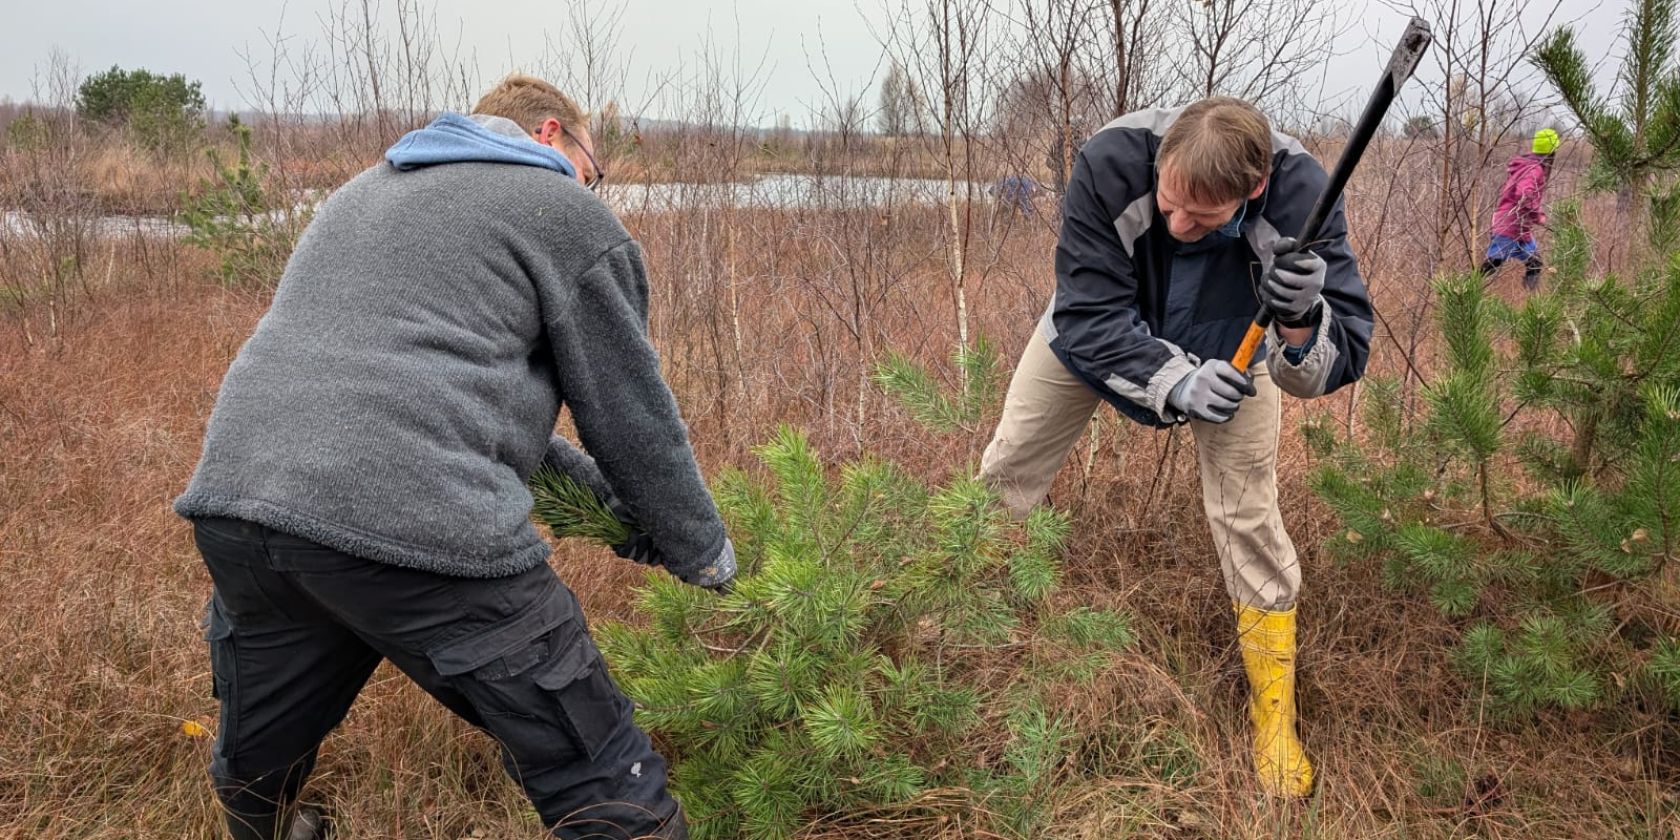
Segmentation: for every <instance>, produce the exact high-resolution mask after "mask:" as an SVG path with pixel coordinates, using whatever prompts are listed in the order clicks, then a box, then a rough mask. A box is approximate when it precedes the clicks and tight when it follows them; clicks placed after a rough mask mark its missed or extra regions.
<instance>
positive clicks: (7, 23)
mask: <svg viewBox="0 0 1680 840" xmlns="http://www.w3.org/2000/svg"><path fill="white" fill-rule="evenodd" d="M1173 1H1174V2H1190V0H1173ZM1390 1H1391V2H1392V0H1390ZM1505 1H1506V0H1495V2H1505ZM1630 1H1631V0H1563V3H1562V8H1561V10H1560V12H1559V15H1558V18H1559V19H1560V20H1562V21H1570V20H1573V21H1577V22H1578V23H1577V29H1578V31H1579V32H1580V34H1581V36H1582V40H1583V42H1584V45H1585V46H1586V47H1587V49H1588V50H1589V54H1591V55H1593V56H1595V57H1600V58H1603V57H1609V56H1610V54H1611V53H1612V52H1613V49H1612V48H1613V46H1614V44H1615V35H1616V31H1617V29H1618V27H1619V26H1620V21H1621V18H1622V15H1623V13H1624V11H1625V8H1626V5H1627V3H1629V2H1630ZM342 2H343V0H291V2H289V3H285V4H282V3H279V2H230V0H147V2H128V1H127V0H124V1H123V2H117V0H49V2H26V0H0V6H4V7H5V10H4V12H0V98H10V99H13V100H25V99H29V98H31V91H32V81H33V80H34V79H35V78H36V75H37V71H38V69H40V68H42V67H43V66H44V65H45V63H46V61H47V58H48V56H49V53H50V51H51V50H52V49H54V48H57V49H60V50H62V51H63V52H64V53H65V54H67V55H68V56H69V57H70V58H71V59H72V60H73V61H74V62H75V63H76V64H77V65H79V67H80V68H81V70H82V71H83V72H97V71H99V70H102V69H105V68H108V67H110V66H111V65H113V64H117V65H121V66H123V67H125V68H134V67H145V68H147V69H150V70H153V71H157V72H170V73H173V72H179V73H184V74H186V75H187V76H188V77H190V78H195V79H199V80H201V81H202V82H203V84H204V93H205V96H206V97H207V98H208V99H209V100H210V102H211V104H212V106H213V107H215V108H218V109H238V108H243V107H246V106H247V104H248V103H246V102H245V101H243V100H242V98H241V96H240V95H239V93H238V90H239V87H237V86H238V85H242V84H243V83H244V80H245V77H246V64H245V60H244V59H242V58H241V51H242V50H244V51H248V52H250V53H254V54H256V55H258V56H266V55H267V54H268V48H267V46H266V45H265V41H264V32H265V31H266V32H269V33H272V32H273V31H275V29H276V27H277V25H278V24H279V23H280V21H281V13H282V10H284V13H285V32H286V33H287V34H288V35H291V36H293V37H295V38H298V39H314V38H319V37H320V36H321V31H322V25H321V18H322V16H323V15H324V14H325V13H326V12H327V10H328V9H331V8H338V7H339V6H340V5H341V4H342ZM393 2H394V0H384V5H385V6H386V7H387V8H389V7H390V6H391V5H392V3H393ZM421 2H422V3H423V4H425V2H426V0H421ZM580 2H583V3H584V4H585V8H591V9H606V10H610V9H613V8H616V6H617V5H618V4H619V3H622V5H623V6H624V8H625V15H624V20H623V23H622V31H621V42H622V44H621V49H622V50H625V51H627V53H628V55H629V56H630V57H631V62H630V63H631V65H632V70H631V78H630V80H629V81H628V83H627V85H628V88H629V90H628V93H629V95H628V96H627V97H626V99H627V101H629V102H630V103H631V104H635V102H636V100H637V99H638V97H641V98H643V99H644V100H645V98H646V96H647V86H648V82H647V81H646V80H648V79H651V78H658V77H660V76H663V75H668V74H670V73H672V72H675V71H677V70H678V69H679V68H681V67H684V66H688V67H692V66H693V65H694V63H695V59H696V54H697V52H698V51H699V50H700V48H701V45H702V42H703V39H704V38H705V37H706V34H707V33H708V32H710V33H711V38H712V40H713V41H714V43H715V45H716V47H717V49H719V50H720V51H721V52H723V53H724V54H726V55H727V54H734V53H737V52H738V53H739V55H740V56H741V60H742V62H743V63H744V64H745V65H746V68H745V69H746V70H748V71H751V70H753V69H755V68H757V67H759V66H760V61H761V59H762V66H763V68H764V69H763V72H762V78H763V87H762V94H761V99H760V105H759V109H758V110H759V114H758V116H759V121H761V122H765V123H768V122H771V121H773V120H774V119H775V117H776V116H777V115H779V114H787V115H789V116H790V117H791V118H792V119H793V120H794V122H795V123H796V124H802V123H804V122H805V121H806V120H807V119H808V118H809V117H810V115H811V113H812V110H813V108H816V107H818V106H820V105H821V104H822V102H823V99H824V96H823V92H822V87H821V84H820V83H819V78H822V79H827V78H829V77H830V76H831V75H832V78H833V79H834V80H835V81H837V82H838V83H839V84H840V86H841V87H843V88H844V89H846V91H847V92H850V93H856V92H858V91H861V90H863V89H864V88H865V86H866V85H868V84H869V83H870V80H871V79H872V78H875V77H878V75H879V73H880V67H881V59H880V56H881V46H880V39H881V37H884V35H883V34H882V33H884V32H885V30H886V29H887V20H888V18H889V12H888V11H887V6H888V4H889V3H890V4H891V5H893V6H895V7H896V6H898V5H900V3H901V2H902V0H733V2H699V0H580ZM1508 2H1523V3H1524V7H1525V9H1535V10H1537V14H1531V15H1530V19H1529V20H1525V24H1527V25H1530V26H1532V27H1535V28H1538V27H1539V25H1540V24H1541V22H1542V20H1541V18H1540V17H1539V16H1538V15H1539V14H1543V10H1538V9H1537V7H1539V6H1541V5H1543V4H1542V3H1534V2H1531V0H1508ZM1336 5H1337V7H1339V8H1342V9H1344V10H1352V11H1351V12H1344V14H1345V15H1346V17H1347V18H1348V20H1347V23H1346V26H1347V36H1346V37H1345V38H1344V39H1343V40H1344V43H1343V44H1342V45H1341V51H1342V52H1344V53H1345V54H1344V55H1342V56H1341V57H1339V58H1337V59H1336V60H1335V61H1334V62H1333V63H1332V64H1331V65H1330V66H1329V67H1328V68H1327V72H1326V73H1325V74H1324V81H1323V84H1324V85H1325V93H1326V94H1327V95H1329V96H1337V95H1340V96H1343V97H1349V96H1350V95H1351V97H1352V98H1357V99H1362V98H1363V90H1364V89H1365V88H1366V87H1367V86H1368V85H1369V83H1370V82H1369V79H1370V78H1372V77H1374V74H1375V73H1376V72H1377V70H1378V68H1380V66H1381V64H1382V62H1383V60H1384V59H1385V58H1386V56H1387V53H1388V51H1389V49H1391V47H1392V41H1393V39H1394V37H1395V36H1396V35H1397V34H1398V33H1399V31H1400V29H1401V28H1402V27H1403V26H1404V25H1405V18H1406V14H1405V13H1403V12H1400V11H1397V10H1395V9H1394V8H1392V7H1391V6H1389V5H1385V4H1384V0H1371V2H1370V4H1369V5H1368V6H1367V7H1365V8H1364V9H1363V10H1359V9H1357V8H1356V7H1354V6H1351V5H1348V4H1344V3H1337V4H1336ZM431 6H432V7H433V8H435V12H436V16H437V22H438V28H439V29H440V30H441V31H442V32H443V33H444V34H445V35H446V36H447V40H448V41H449V43H450V44H451V45H453V44H455V43H456V42H457V41H458V43H459V44H460V51H461V53H462V54H463V55H465V56H470V57H471V58H472V59H473V61H474V63H475V65H476V69H477V72H478V76H479V79H480V80H481V81H484V82H487V81H490V80H494V79H495V78H496V77H497V76H499V75H501V74H502V73H504V72H506V71H507V70H509V69H513V68H519V69H532V68H533V66H534V65H535V63H536V62H537V61H539V60H540V57H541V56H542V55H543V54H544V52H545V50H546V47H545V43H560V42H562V41H563V39H564V33H565V32H566V24H565V18H566V4H565V0H436V2H435V3H433V4H431ZM1526 13H1527V12H1525V14H1526ZM294 43H296V42H294ZM737 47H738V48H739V49H738V51H737ZM813 63H815V64H817V65H819V66H818V67H816V68H814V69H813V67H812V65H813ZM1612 63H1613V62H1608V61H1607V62H1605V69H1604V70H1603V71H1602V72H1600V74H1599V75H1600V77H1601V80H1602V81H1603V82H1604V83H1608V82H1609V81H1610V79H1611V78H1613V69H1614V68H1613V66H1611V65H1612ZM1427 72H1428V71H1427V69H1426V70H1424V71H1421V72H1420V77H1423V78H1427V77H1426V75H1425V74H1427ZM869 101H870V102H873V101H874V100H873V95H872V94H871V95H870V96H869ZM588 104H589V105H591V106H593V105H596V104H599V103H588Z"/></svg>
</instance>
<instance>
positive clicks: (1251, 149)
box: [1156, 96, 1272, 204]
mask: <svg viewBox="0 0 1680 840" xmlns="http://www.w3.org/2000/svg"><path fill="white" fill-rule="evenodd" d="M1156 160H1157V161H1158V163H1159V165H1160V166H1163V167H1165V166H1171V167H1172V169H1173V176H1174V178H1175V179H1176V180H1177V182H1178V183H1179V184H1180V185H1181V186H1182V187H1183V188H1184V190H1185V192H1186V193H1188V195H1189V197H1190V198H1192V199H1194V200H1196V201H1205V202H1208V203H1210V204H1223V203H1225V202H1228V201H1235V200H1238V199H1245V198H1248V196H1249V194H1251V193H1253V192H1254V189H1255V188H1256V187H1258V186H1260V182H1261V181H1263V180H1265V178H1266V176H1267V175H1268V174H1270V173H1271V171H1272V127H1271V123H1269V122H1268V121H1267V120H1266V115H1265V114H1262V113H1260V110H1259V109H1258V108H1255V107H1254V106H1253V105H1250V104H1249V103H1247V102H1244V101H1243V100H1241V99H1237V98H1235V97H1231V96H1212V97H1208V98H1207V99H1203V100H1202V101H1200V102H1197V103H1195V104H1193V105H1191V106H1189V107H1188V108H1185V109H1184V111H1183V113H1181V114H1179V116H1178V119H1177V120H1175V121H1174V122H1173V124H1172V125H1171V126H1169V127H1168V128H1167V133H1166V136H1164V137H1162V138H1161V149H1160V151H1159V152H1158V153H1157V154H1156Z"/></svg>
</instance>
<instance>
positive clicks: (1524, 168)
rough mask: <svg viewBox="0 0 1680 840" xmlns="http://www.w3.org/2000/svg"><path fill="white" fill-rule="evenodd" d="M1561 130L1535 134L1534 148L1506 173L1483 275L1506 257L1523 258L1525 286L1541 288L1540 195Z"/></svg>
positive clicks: (1543, 217)
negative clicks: (1537, 237) (1536, 237)
mask: <svg viewBox="0 0 1680 840" xmlns="http://www.w3.org/2000/svg"><path fill="white" fill-rule="evenodd" d="M1557 147H1558V133H1557V132H1556V131H1553V130H1551V129H1549V128H1543V129H1540V131H1539V132H1537V133H1536V134H1535V135H1534V146H1533V149H1534V150H1533V151H1532V152H1530V153H1529V154H1525V155H1518V156H1517V157H1515V158H1513V159H1512V160H1511V164H1510V167H1509V172H1508V174H1506V176H1505V186H1503V187H1500V188H1499V207H1498V209H1496V210H1494V211H1493V236H1492V238H1491V239H1490V240H1489V242H1488V249H1487V259H1486V260H1483V261H1482V265H1481V267H1480V268H1478V269H1477V271H1478V272H1480V273H1481V274H1482V276H1483V277H1487V276H1490V275H1492V274H1493V273H1494V272H1495V271H1497V270H1499V266H1501V265H1503V264H1504V263H1505V261H1506V260H1513V259H1520V260H1522V261H1523V265H1525V266H1527V268H1526V270H1524V271H1523V288H1525V289H1527V290H1529V291H1531V292H1532V291H1535V290H1536V289H1539V288H1540V269H1541V268H1542V267H1543V264H1542V263H1541V262H1540V246H1539V244H1538V243H1536V242H1535V241H1534V229H1535V228H1536V227H1539V226H1541V225H1544V224H1545V223H1546V211H1544V210H1542V209H1540V199H1541V197H1542V196H1543V195H1545V193H1546V179H1547V178H1548V177H1550V176H1551V174H1552V156H1553V155H1555V154H1556V153H1557Z"/></svg>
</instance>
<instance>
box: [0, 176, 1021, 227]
mask: <svg viewBox="0 0 1680 840" xmlns="http://www.w3.org/2000/svg"><path fill="white" fill-rule="evenodd" d="M947 189H948V186H947V184H946V182H945V181H942V180H937V179H930V178H878V177H842V176H818V175H805V174H783V175H766V176H763V177H761V178H758V179H756V180H753V181H732V182H722V183H710V184H698V183H687V182H678V183H662V184H614V183H612V182H611V181H609V182H608V183H607V184H606V186H605V187H603V189H602V195H601V197H602V199H603V200H604V201H606V202H607V204H608V205H609V206H611V207H612V208H613V209H614V210H615V211H617V212H619V213H638V212H654V213H659V212H670V211H673V210H685V209H721V208H725V207H740V208H760V209H792V208H800V207H805V208H811V209H822V210H855V209H861V208H868V207H893V206H902V205H935V204H941V203H943V202H944V201H945V199H946V192H947ZM965 196H967V197H972V198H973V199H974V200H975V201H990V200H991V196H990V194H989V190H988V187H987V186H986V185H984V184H979V183H974V182H969V181H958V182H957V197H958V199H959V200H961V199H963V198H964V197H965ZM318 202H319V197H317V196H309V197H308V199H306V203H305V204H301V205H300V209H301V208H302V207H305V206H313V205H314V204H316V203H318ZM276 212H277V213H278V212H279V211H276ZM75 225H85V226H86V227H87V229H86V231H85V234H86V235H89V236H93V237H96V238H106V237H117V236H143V237H165V238H166V237H176V236H183V235H185V234H186V232H187V228H186V226H185V225H183V224H181V223H180V222H179V221H177V220H175V219H172V218H169V217H166V216H123V215H112V216H100V217H97V218H88V219H77V218H55V217H52V216H47V215H41V214H31V213H25V212H23V211H20V210H7V211H0V235H6V236H42V235H52V234H54V233H56V232H58V231H64V232H66V233H68V232H73V227H72V226H75Z"/></svg>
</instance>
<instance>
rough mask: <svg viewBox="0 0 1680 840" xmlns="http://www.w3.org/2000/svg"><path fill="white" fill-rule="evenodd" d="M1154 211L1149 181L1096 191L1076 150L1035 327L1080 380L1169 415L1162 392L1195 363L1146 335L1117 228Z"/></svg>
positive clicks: (1128, 249) (1140, 226) (1136, 223)
mask: <svg viewBox="0 0 1680 840" xmlns="http://www.w3.org/2000/svg"><path fill="white" fill-rule="evenodd" d="M1089 148H1090V146H1089V145H1088V146H1087V149H1089ZM1114 195H1117V196H1128V195H1130V196H1133V198H1132V200H1131V201H1130V202H1128V203H1127V204H1126V206H1125V207H1119V208H1117V207H1114V206H1111V205H1110V204H1109V202H1108V201H1106V200H1105V196H1114ZM1154 212H1155V208H1154V197H1153V190H1152V188H1151V187H1150V185H1148V184H1126V183H1116V184H1114V185H1112V187H1110V186H1105V187H1104V189H1103V190H1102V191H1101V194H1099V190H1098V188H1097V184H1096V176H1095V173H1094V171H1093V166H1092V163H1091V160H1090V159H1089V158H1088V156H1087V153H1086V152H1085V151H1081V152H1080V154H1079V157H1078V158H1077V159H1076V161H1075V162H1074V167H1073V177H1072V178H1071V179H1070V180H1069V182H1068V191H1067V199H1066V205H1065V207H1064V213H1063V219H1062V233H1061V238H1060V239H1059V240H1058V241H1057V243H1056V296H1055V299H1054V300H1053V301H1052V302H1051V305H1050V313H1049V314H1048V315H1047V316H1046V318H1045V322H1044V324H1043V325H1042V326H1041V327H1040V329H1041V331H1042V332H1043V333H1044V337H1045V339H1046V340H1048V341H1049V342H1050V345H1051V347H1052V348H1053V349H1055V350H1056V351H1057V355H1058V356H1060V357H1062V359H1063V361H1064V362H1066V363H1068V364H1070V365H1071V366H1073V367H1075V368H1076V372H1077V373H1079V374H1080V375H1081V377H1082V378H1083V379H1085V381H1086V382H1088V383H1092V384H1093V386H1095V385H1097V384H1100V385H1102V386H1103V387H1106V388H1107V389H1108V390H1109V391H1110V392H1112V394H1113V395H1115V396H1119V397H1121V398H1123V399H1125V400H1126V401H1128V402H1131V403H1134V404H1136V405H1138V406H1141V407H1143V408H1146V409H1148V410H1150V411H1153V412H1154V413H1155V414H1156V415H1158V416H1160V417H1162V418H1167V419H1172V418H1173V416H1174V415H1175V414H1176V412H1174V411H1173V410H1172V409H1169V408H1168V407H1167V394H1168V393H1169V392H1171V391H1172V388H1173V386H1174V385H1176V384H1178V382H1179V380H1181V379H1183V378H1184V377H1185V376H1187V375H1188V374H1190V373H1191V372H1192V371H1194V370H1195V369H1196V364H1197V363H1196V361H1195V360H1194V359H1193V358H1191V357H1190V356H1188V355H1187V354H1186V353H1185V352H1184V350H1182V349H1180V348H1179V347H1178V345H1176V344H1173V343H1172V342H1169V341H1165V340H1162V339H1159V338H1156V337H1155V336H1154V335H1152V334H1150V332H1149V325H1148V324H1146V323H1144V321H1143V317H1142V313H1141V312H1140V311H1139V309H1138V301H1137V294H1138V274H1137V267H1136V266H1135V265H1134V263H1133V261H1132V248H1133V245H1134V242H1128V241H1125V239H1126V236H1124V235H1123V234H1122V233H1121V229H1122V228H1125V229H1126V230H1127V232H1128V234H1130V233H1131V232H1132V231H1134V230H1135V231H1137V232H1141V231H1142V230H1144V229H1145V228H1147V226H1148V223H1149V222H1150V220H1151V217H1152V215H1153V214H1154ZM1128 214H1132V215H1128ZM1133 215H1137V216H1141V219H1140V220H1139V219H1134V218H1133ZM1123 216H1124V217H1125V218H1124V219H1123V218H1122V217H1123ZM1134 241H1135V240H1134Z"/></svg>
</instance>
